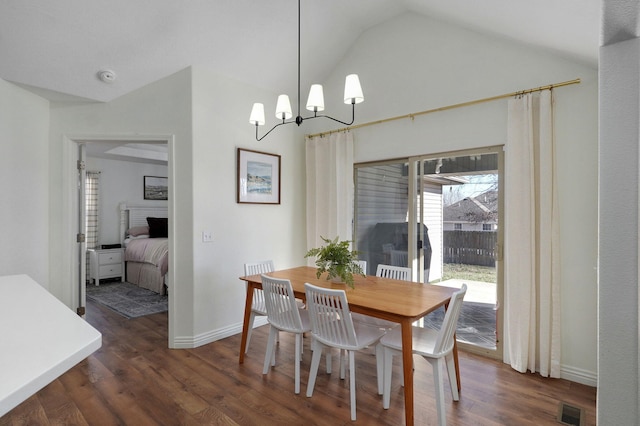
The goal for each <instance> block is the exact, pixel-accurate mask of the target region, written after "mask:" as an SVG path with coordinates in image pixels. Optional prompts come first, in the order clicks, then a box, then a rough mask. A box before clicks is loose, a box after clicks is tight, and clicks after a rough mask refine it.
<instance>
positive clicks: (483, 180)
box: [354, 147, 502, 357]
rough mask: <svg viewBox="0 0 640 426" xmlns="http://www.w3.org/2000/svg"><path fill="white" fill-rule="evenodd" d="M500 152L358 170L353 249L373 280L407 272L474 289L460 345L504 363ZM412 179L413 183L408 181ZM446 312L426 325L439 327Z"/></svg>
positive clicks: (467, 302)
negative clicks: (380, 273) (381, 271)
mask: <svg viewBox="0 0 640 426" xmlns="http://www.w3.org/2000/svg"><path fill="white" fill-rule="evenodd" d="M501 164H502V150H501V148H500V147H497V148H487V149H482V150H475V151H468V152H465V153H456V154H447V155H439V156H437V157H434V156H422V157H413V158H411V159H408V160H406V161H401V160H395V161H391V162H381V163H375V164H362V165H356V168H355V183H356V191H355V226H354V231H355V237H354V241H355V247H356V250H358V251H359V252H360V258H361V259H362V260H366V261H367V271H366V273H367V274H370V275H373V274H375V273H376V268H377V265H378V264H380V263H384V264H389V265H396V266H409V267H411V268H412V273H413V280H414V281H418V282H423V283H429V284H433V285H444V286H450V287H458V288H459V287H460V286H461V285H462V283H466V284H467V286H468V290H467V295H466V297H465V302H464V304H463V310H462V314H461V318H460V320H459V323H458V330H457V338H458V341H459V342H460V344H462V345H466V346H468V347H469V348H470V349H471V350H475V351H478V352H481V353H485V354H489V355H492V356H495V357H500V355H499V354H500V350H499V349H500V348H499V346H500V345H499V338H498V334H497V330H499V329H500V312H499V309H498V307H499V299H498V295H499V294H501V291H500V288H501V287H500V286H499V283H500V279H499V277H500V276H501V272H500V270H499V265H500V262H499V261H500V259H499V251H498V250H497V247H500V241H501V232H502V231H501V229H500V226H499V219H500V217H501V214H500V211H501V209H500V206H501V205H502V199H501V196H500V170H501ZM410 176H413V177H412V178H410ZM443 317H444V310H441V311H440V312H434V313H432V314H430V315H429V316H427V317H425V319H424V321H420V323H419V324H420V325H423V326H426V327H434V328H438V327H439V324H440V323H441V321H442V318H443Z"/></svg>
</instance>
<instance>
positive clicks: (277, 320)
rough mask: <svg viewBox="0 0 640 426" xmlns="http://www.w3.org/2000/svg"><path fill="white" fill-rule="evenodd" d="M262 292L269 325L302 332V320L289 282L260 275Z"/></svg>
mask: <svg viewBox="0 0 640 426" xmlns="http://www.w3.org/2000/svg"><path fill="white" fill-rule="evenodd" d="M262 291H263V292H264V302H265V305H266V307H267V319H268V320H269V323H270V324H271V325H273V326H274V327H276V328H278V329H280V330H284V331H290V332H294V333H295V332H297V333H300V332H302V331H303V329H302V320H301V319H300V311H298V305H297V304H296V297H295V295H294V294H293V287H291V281H289V280H286V279H279V278H272V277H268V276H266V275H262Z"/></svg>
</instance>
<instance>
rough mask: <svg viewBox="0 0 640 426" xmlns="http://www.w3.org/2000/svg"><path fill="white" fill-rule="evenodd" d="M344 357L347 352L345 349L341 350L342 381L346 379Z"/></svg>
mask: <svg viewBox="0 0 640 426" xmlns="http://www.w3.org/2000/svg"><path fill="white" fill-rule="evenodd" d="M344 355H345V351H344V349H340V379H341V380H344V378H345V377H346V374H345V371H344V369H345V359H344Z"/></svg>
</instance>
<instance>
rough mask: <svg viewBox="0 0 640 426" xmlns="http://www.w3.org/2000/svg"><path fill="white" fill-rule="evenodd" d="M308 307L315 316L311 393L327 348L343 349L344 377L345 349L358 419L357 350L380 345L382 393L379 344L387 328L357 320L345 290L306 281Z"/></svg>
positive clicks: (379, 371)
mask: <svg viewBox="0 0 640 426" xmlns="http://www.w3.org/2000/svg"><path fill="white" fill-rule="evenodd" d="M304 287H305V293H306V296H307V309H308V310H309V319H310V320H311V336H312V341H311V349H312V351H313V356H312V358H311V367H310V370H309V382H308V383H307V397H311V396H312V395H313V389H314V387H315V383H316V377H317V375H318V367H319V365H320V357H321V356H322V351H323V350H324V349H325V348H337V349H339V350H340V354H341V355H340V365H341V368H340V378H344V376H345V374H344V368H343V365H344V364H343V362H342V352H343V351H346V352H347V356H348V357H349V367H348V368H349V393H350V401H351V420H356V369H355V351H357V350H360V349H364V348H366V347H368V346H371V345H374V344H375V345H376V371H377V376H378V393H379V394H380V393H382V361H383V359H382V356H383V355H382V349H381V346H380V345H379V341H380V338H381V337H382V336H384V333H385V332H384V331H383V330H380V329H379V328H377V327H372V326H369V325H367V324H359V323H355V322H353V321H352V319H351V312H350V310H349V304H348V302H347V295H346V293H345V291H344V290H337V289H336V290H334V289H327V288H322V287H317V286H314V285H312V284H309V283H305V285H304Z"/></svg>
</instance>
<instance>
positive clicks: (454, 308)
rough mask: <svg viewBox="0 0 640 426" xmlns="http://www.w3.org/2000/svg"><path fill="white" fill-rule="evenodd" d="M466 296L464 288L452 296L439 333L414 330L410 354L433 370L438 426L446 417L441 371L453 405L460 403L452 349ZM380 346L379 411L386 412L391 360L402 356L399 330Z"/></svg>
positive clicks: (389, 393) (422, 329)
mask: <svg viewBox="0 0 640 426" xmlns="http://www.w3.org/2000/svg"><path fill="white" fill-rule="evenodd" d="M466 292H467V285H466V284H463V285H462V287H461V288H460V290H459V291H457V292H455V293H453V295H452V296H451V301H450V302H449V307H448V308H447V312H446V313H445V316H444V320H443V322H442V326H441V327H440V330H432V329H430V328H421V327H415V326H414V327H413V328H412V333H413V353H414V354H418V355H421V356H422V357H424V358H425V359H426V360H427V361H429V363H430V364H431V367H432V369H433V381H434V385H435V396H436V408H437V411H438V424H439V425H440V426H444V425H446V423H447V416H446V411H445V406H444V385H443V379H442V370H443V368H445V367H446V370H447V373H448V376H449V387H450V388H451V396H452V397H453V400H454V401H458V400H459V399H460V397H459V395H458V382H457V378H456V367H455V362H454V360H453V345H454V338H455V332H456V326H457V324H458V318H459V317H460V310H461V309H462V301H463V299H464V295H465V294H466ZM380 344H382V346H383V347H384V380H383V382H384V389H383V393H382V407H383V408H384V409H385V410H386V409H388V408H389V403H390V400H391V370H392V365H393V356H394V355H402V333H401V330H400V329H399V328H397V329H394V330H392V331H390V332H389V333H387V334H386V335H385V336H384V337H382V339H380Z"/></svg>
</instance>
